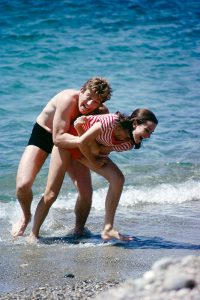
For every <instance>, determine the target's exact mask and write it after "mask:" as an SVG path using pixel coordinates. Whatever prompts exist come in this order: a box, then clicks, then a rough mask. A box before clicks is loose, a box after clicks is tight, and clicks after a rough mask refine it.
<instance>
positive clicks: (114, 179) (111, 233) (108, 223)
mask: <svg viewBox="0 0 200 300" xmlns="http://www.w3.org/2000/svg"><path fill="white" fill-rule="evenodd" d="M82 163H84V164H85V165H86V166H88V167H89V168H90V169H91V170H93V171H95V172H96V173H98V174H99V175H101V176H103V177H104V178H105V179H106V180H107V181H108V182H109V188H108V192H107V195H106V202H105V222H104V229H103V231H102V233H101V236H102V238H103V239H104V240H110V239H113V238H115V239H120V240H131V238H130V237H125V236H122V235H121V234H120V233H119V232H118V231H116V230H115V229H114V228H113V224H114V217H115V213H116V209H117V206H118V203H119V200H120V197H121V193H122V190H123V185H124V175H123V174H122V172H121V170H120V169H119V168H118V167H117V165H116V164H114V163H113V162H112V160H110V159H108V162H107V164H106V165H104V166H103V167H101V168H94V167H93V166H92V165H91V164H90V163H89V162H88V161H87V160H84V159H82Z"/></svg>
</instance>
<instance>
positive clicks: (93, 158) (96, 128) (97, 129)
mask: <svg viewBox="0 0 200 300" xmlns="http://www.w3.org/2000/svg"><path fill="white" fill-rule="evenodd" d="M75 127H76V126H75ZM101 130H102V129H101V123H100V122H97V123H95V124H94V125H93V126H92V127H91V128H89V129H88V130H87V131H86V132H85V133H84V134H83V135H82V136H81V137H80V143H79V149H80V151H81V152H82V153H83V155H84V156H85V157H86V158H87V159H88V160H89V161H90V162H91V163H93V164H94V165H95V166H96V167H101V166H103V165H104V164H105V163H106V158H105V157H104V158H101V157H100V156H99V152H100V147H99V145H98V143H97V142H96V138H97V137H98V136H99V134H100V133H101Z"/></svg>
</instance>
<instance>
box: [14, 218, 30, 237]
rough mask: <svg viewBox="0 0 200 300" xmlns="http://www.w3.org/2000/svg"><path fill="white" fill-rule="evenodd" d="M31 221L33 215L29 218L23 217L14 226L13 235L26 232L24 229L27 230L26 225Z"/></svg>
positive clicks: (20, 234)
mask: <svg viewBox="0 0 200 300" xmlns="http://www.w3.org/2000/svg"><path fill="white" fill-rule="evenodd" d="M30 221H31V216H30V217H29V218H27V219H25V218H22V219H21V220H19V221H18V222H17V223H15V224H14V225H13V227H12V231H11V234H12V236H13V237H17V236H22V235H23V234H24V231H25V230H26V227H27V226H28V223H29V222H30Z"/></svg>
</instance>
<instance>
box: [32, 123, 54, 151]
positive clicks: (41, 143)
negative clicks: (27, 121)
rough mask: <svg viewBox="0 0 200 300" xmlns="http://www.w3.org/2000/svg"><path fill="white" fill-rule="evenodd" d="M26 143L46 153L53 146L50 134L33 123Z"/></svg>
mask: <svg viewBox="0 0 200 300" xmlns="http://www.w3.org/2000/svg"><path fill="white" fill-rule="evenodd" d="M27 145H34V146H37V147H38V148H40V149H42V150H44V151H45V152H47V153H51V151H52V148H53V139H52V134H51V133H50V132H48V131H46V130H45V129H44V128H43V127H41V126H40V125H39V124H38V123H35V125H34V127H33V130H32V133H31V137H30V139H29V141H28V144H27Z"/></svg>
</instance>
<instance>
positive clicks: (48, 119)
mask: <svg viewBox="0 0 200 300" xmlns="http://www.w3.org/2000/svg"><path fill="white" fill-rule="evenodd" d="M78 100H79V91H77V90H73V89H67V90H64V91H62V92H60V93H58V94H57V95H55V96H54V97H53V98H52V99H51V100H50V101H49V102H48V103H47V105H46V106H45V107H44V109H43V110H42V112H41V113H40V114H39V116H38V117H37V119H36V121H37V123H38V124H39V125H40V126H41V127H43V128H45V129H46V130H47V131H48V132H52V129H53V120H54V115H55V112H56V109H57V108H58V107H59V106H65V103H66V109H67V107H68V106H69V104H70V111H71V113H70V121H73V120H74V119H75V118H77V117H78V116H79V115H80V113H79V110H78Z"/></svg>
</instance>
